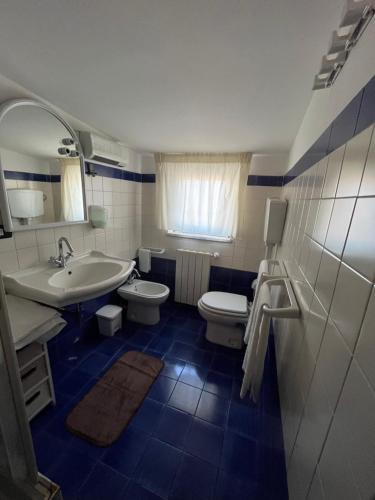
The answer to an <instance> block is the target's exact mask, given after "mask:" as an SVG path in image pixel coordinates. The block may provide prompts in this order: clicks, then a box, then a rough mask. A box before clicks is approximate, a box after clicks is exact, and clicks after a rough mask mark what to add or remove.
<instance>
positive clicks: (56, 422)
mask: <svg viewBox="0 0 375 500" xmlns="http://www.w3.org/2000/svg"><path fill="white" fill-rule="evenodd" d="M67 415H68V414H67V412H65V411H61V412H60V413H59V414H58V415H57V416H56V417H54V418H53V419H52V420H51V422H49V424H48V425H46V429H45V430H46V432H48V433H49V434H51V435H52V436H54V437H56V438H58V439H61V440H62V441H63V442H64V443H65V444H66V445H68V444H70V442H71V441H72V439H73V434H71V433H70V432H69V431H68V429H67V428H66V427H65V421H66V417H67Z"/></svg>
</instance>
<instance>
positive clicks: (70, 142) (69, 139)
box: [61, 137, 74, 146]
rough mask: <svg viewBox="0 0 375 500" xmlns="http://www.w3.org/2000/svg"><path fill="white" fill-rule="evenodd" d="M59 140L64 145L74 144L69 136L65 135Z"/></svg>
mask: <svg viewBox="0 0 375 500" xmlns="http://www.w3.org/2000/svg"><path fill="white" fill-rule="evenodd" d="M61 142H62V143H63V144H64V146H73V144H74V140H73V139H72V138H71V137H65V138H64V139H63V140H62V141H61Z"/></svg>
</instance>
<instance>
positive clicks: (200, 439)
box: [185, 418, 224, 467]
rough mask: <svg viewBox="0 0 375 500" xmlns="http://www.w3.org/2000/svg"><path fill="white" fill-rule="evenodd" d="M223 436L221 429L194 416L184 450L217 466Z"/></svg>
mask: <svg viewBox="0 0 375 500" xmlns="http://www.w3.org/2000/svg"><path fill="white" fill-rule="evenodd" d="M223 437H224V431H223V429H221V428H220V427H217V426H216V425H212V424H209V423H208V422H205V421H203V420H199V419H198V418H195V419H194V420H193V422H192V424H191V426H190V430H189V433H188V435H187V438H186V445H185V450H186V451H188V452H189V453H191V454H192V455H194V456H196V457H198V458H201V459H203V460H206V461H207V462H209V463H210V464H212V465H215V466H216V467H218V466H219V465H220V459H221V451H222V447H223Z"/></svg>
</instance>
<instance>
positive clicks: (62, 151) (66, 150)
mask: <svg viewBox="0 0 375 500" xmlns="http://www.w3.org/2000/svg"><path fill="white" fill-rule="evenodd" d="M57 152H58V153H59V155H63V156H68V155H69V154H70V149H69V148H59V149H58V150H57Z"/></svg>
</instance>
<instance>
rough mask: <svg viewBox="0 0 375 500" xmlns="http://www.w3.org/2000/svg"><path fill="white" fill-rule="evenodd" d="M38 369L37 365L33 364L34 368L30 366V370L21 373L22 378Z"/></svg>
mask: <svg viewBox="0 0 375 500" xmlns="http://www.w3.org/2000/svg"><path fill="white" fill-rule="evenodd" d="M36 370H37V367H36V366H33V367H32V368H30V370H27V372H25V373H24V374H22V375H21V380H25V378H27V377H30V375H31V374H32V373H34V372H36Z"/></svg>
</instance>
